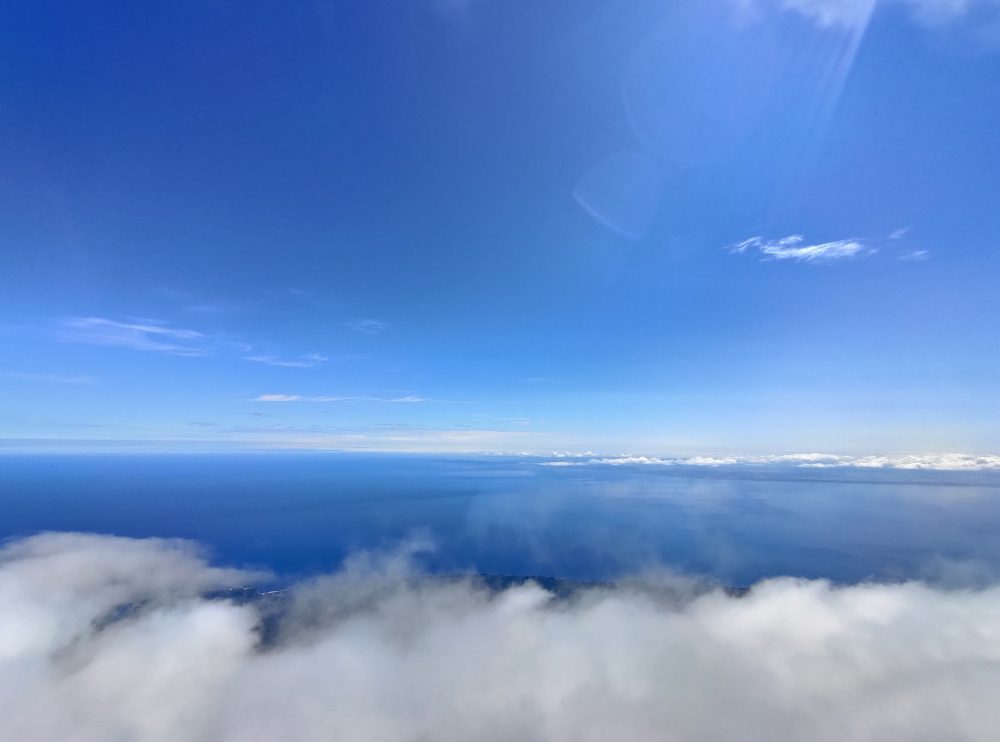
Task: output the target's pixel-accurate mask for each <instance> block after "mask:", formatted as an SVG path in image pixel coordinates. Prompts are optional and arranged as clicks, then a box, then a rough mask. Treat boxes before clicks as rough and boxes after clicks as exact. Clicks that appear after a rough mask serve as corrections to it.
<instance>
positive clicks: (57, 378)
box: [0, 371, 94, 384]
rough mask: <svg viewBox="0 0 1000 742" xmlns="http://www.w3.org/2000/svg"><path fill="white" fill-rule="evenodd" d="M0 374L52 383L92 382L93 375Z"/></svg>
mask: <svg viewBox="0 0 1000 742" xmlns="http://www.w3.org/2000/svg"><path fill="white" fill-rule="evenodd" d="M0 376H5V377H7V378H9V379H23V380H24V381H45V382H51V383H53V384H92V383H93V382H94V377H93V376H68V375H64V374H32V373H23V372H20V371H0Z"/></svg>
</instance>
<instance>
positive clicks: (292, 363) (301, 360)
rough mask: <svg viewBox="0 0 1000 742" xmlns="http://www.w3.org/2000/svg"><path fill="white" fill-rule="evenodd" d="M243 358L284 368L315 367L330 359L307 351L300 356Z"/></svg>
mask: <svg viewBox="0 0 1000 742" xmlns="http://www.w3.org/2000/svg"><path fill="white" fill-rule="evenodd" d="M243 360H245V361H252V362H254V363H263V364H264V365H266V366H280V367H282V368H313V367H314V366H319V365H321V364H324V363H326V362H327V361H328V360H330V359H329V358H328V357H327V356H324V355H320V354H319V353H307V354H305V355H301V356H299V357H298V358H281V357H279V356H244V357H243Z"/></svg>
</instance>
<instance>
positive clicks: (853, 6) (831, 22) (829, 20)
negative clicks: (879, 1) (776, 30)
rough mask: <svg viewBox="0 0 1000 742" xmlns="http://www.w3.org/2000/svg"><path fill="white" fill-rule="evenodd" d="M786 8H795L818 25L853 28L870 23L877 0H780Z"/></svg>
mask: <svg viewBox="0 0 1000 742" xmlns="http://www.w3.org/2000/svg"><path fill="white" fill-rule="evenodd" d="M779 3H780V6H781V7H782V8H783V9H785V10H793V11H796V12H798V13H800V14H801V15H804V16H805V17H807V18H809V19H810V20H812V21H814V22H815V23H816V24H817V25H819V26H823V27H828V26H847V27H849V28H853V27H856V26H864V25H865V24H867V23H868V19H869V18H870V17H871V14H872V11H873V10H874V9H875V3H876V0H779Z"/></svg>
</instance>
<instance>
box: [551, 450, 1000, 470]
mask: <svg viewBox="0 0 1000 742" xmlns="http://www.w3.org/2000/svg"><path fill="white" fill-rule="evenodd" d="M636 464H639V465H652V466H754V465H757V466H759V465H768V464H771V465H775V464H777V465H792V466H798V467H811V468H835V467H856V468H864V469H929V470H936V471H987V470H1000V456H992V455H987V456H973V455H970V454H962V453H945V454H896V455H891V456H840V455H837V454H829V453H790V454H774V455H767V456H688V457H678V458H660V457H657V456H633V455H623V456H603V457H594V456H593V455H585V456H580V457H577V458H576V459H574V460H568V461H567V460H566V457H565V456H557V460H556V461H545V462H542V466H591V465H610V466H630V465H636Z"/></svg>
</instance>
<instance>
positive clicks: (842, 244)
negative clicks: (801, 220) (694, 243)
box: [728, 234, 874, 263]
mask: <svg viewBox="0 0 1000 742" xmlns="http://www.w3.org/2000/svg"><path fill="white" fill-rule="evenodd" d="M728 250H729V252H731V253H738V254H743V253H747V252H754V253H756V254H757V255H758V256H759V257H760V259H761V260H764V261H772V260H794V261H796V262H803V263H827V262H832V261H834V260H840V259H843V258H852V257H854V256H855V255H858V254H859V253H861V252H862V251H863V250H868V251H869V252H874V249H873V248H868V246H867V245H866V244H865V242H864V241H863V240H862V239H861V238H859V237H851V238H849V239H844V240H833V241H830V242H818V243H813V244H808V243H806V242H805V237H804V236H803V235H801V234H793V235H789V236H788V237H782V238H780V239H766V238H764V237H749V238H747V239H745V240H743V241H742V242H737V243H736V244H735V245H730V246H729V247H728Z"/></svg>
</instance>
